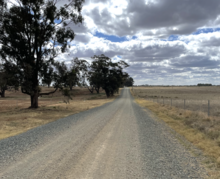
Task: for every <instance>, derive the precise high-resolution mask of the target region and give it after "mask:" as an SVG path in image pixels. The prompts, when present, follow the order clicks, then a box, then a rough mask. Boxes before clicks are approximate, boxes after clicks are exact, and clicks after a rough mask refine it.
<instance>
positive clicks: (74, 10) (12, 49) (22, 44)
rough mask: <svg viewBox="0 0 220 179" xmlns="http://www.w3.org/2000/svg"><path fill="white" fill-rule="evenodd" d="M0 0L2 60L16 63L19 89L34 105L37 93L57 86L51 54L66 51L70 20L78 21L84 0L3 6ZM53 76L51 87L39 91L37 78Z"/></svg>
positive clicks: (20, 0) (19, 0)
mask: <svg viewBox="0 0 220 179" xmlns="http://www.w3.org/2000/svg"><path fill="white" fill-rule="evenodd" d="M4 2H5V1H4V0H0V5H1V4H2V6H1V7H2V9H4V10H3V11H1V13H0V44H1V47H0V56H1V58H2V59H3V60H4V62H5V63H9V64H11V65H12V64H14V65H16V66H17V73H16V74H15V75H17V76H18V77H19V81H20V84H21V91H22V92H23V93H25V94H28V95H30V97H31V107H32V108H37V107H38V97H39V96H41V95H48V94H51V93H54V92H55V91H56V90H57V89H58V88H59V86H60V84H59V82H60V81H59V78H57V76H58V75H57V74H55V72H53V70H52V68H54V67H55V66H56V64H55V61H54V58H55V57H57V56H58V55H59V54H60V53H64V52H66V51H67V49H68V47H69V42H70V41H72V40H73V39H74V37H75V34H74V31H73V30H71V29H70V28H68V26H69V24H70V23H75V24H77V23H81V22H82V21H83V18H82V16H81V9H82V4H83V2H84V0H69V1H68V4H65V5H63V6H62V5H61V6H58V5H57V2H58V1H57V0H47V1H44V0H16V2H15V3H14V4H13V5H12V6H10V7H5V6H4V4H6V3H4ZM50 73H53V75H52V77H54V79H55V80H56V81H55V82H54V88H55V89H54V91H51V92H50V93H41V90H40V87H39V83H40V80H42V81H43V82H46V83H49V82H50V79H48V77H49V76H50Z"/></svg>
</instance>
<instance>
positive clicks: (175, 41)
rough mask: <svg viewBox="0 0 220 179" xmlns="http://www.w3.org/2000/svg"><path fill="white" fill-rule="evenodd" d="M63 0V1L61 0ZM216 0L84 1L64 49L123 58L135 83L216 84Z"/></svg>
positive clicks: (219, 72)
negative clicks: (79, 18) (81, 18)
mask: <svg viewBox="0 0 220 179" xmlns="http://www.w3.org/2000/svg"><path fill="white" fill-rule="evenodd" d="M64 1H65V0H62V2H64ZM219 9H220V1H218V0H85V3H84V4H83V9H82V15H83V17H84V22H83V23H82V24H77V25H75V24H71V25H70V28H72V29H73V30H74V32H75V33H76V37H75V39H74V40H73V41H72V42H71V47H70V49H69V52H68V53H64V54H61V55H60V56H58V57H57V60H59V61H65V62H66V63H68V62H69V61H70V60H72V59H73V58H75V57H78V58H80V59H86V60H88V61H90V62H91V60H92V59H91V57H92V56H94V55H101V54H105V55H106V56H108V57H110V58H111V59H112V60H113V61H115V62H117V61H119V60H124V61H126V62H127V63H128V64H129V65H130V66H129V67H128V68H126V69H125V71H126V72H128V73H129V75H130V76H131V77H132V78H133V79H134V81H135V85H142V84H149V85H196V84H198V83H212V84H214V85H219V84H220V68H219V67H220V48H219V46H220V10H219Z"/></svg>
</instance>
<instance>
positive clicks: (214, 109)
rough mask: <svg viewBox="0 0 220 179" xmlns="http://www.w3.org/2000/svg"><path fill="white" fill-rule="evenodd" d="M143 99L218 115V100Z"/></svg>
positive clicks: (219, 113)
mask: <svg viewBox="0 0 220 179" xmlns="http://www.w3.org/2000/svg"><path fill="white" fill-rule="evenodd" d="M139 97H140V96H139ZM142 98H143V97H142ZM144 99H146V100H148V101H152V102H155V103H159V104H163V105H167V106H171V107H176V108H180V109H184V110H190V111H195V112H203V113H206V114H207V116H219V117H220V101H219V100H195V99H175V98H174V99H173V98H151V97H144Z"/></svg>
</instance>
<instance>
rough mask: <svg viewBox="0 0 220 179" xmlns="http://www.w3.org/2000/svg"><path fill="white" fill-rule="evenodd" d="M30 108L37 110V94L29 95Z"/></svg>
mask: <svg viewBox="0 0 220 179" xmlns="http://www.w3.org/2000/svg"><path fill="white" fill-rule="evenodd" d="M30 108H38V93H34V94H33V95H31V107H30Z"/></svg>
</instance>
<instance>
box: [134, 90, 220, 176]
mask: <svg viewBox="0 0 220 179" xmlns="http://www.w3.org/2000/svg"><path fill="white" fill-rule="evenodd" d="M136 94H137V93H136ZM136 102H137V103H138V104H140V105H141V106H143V107H146V108H148V109H150V110H151V111H152V112H153V114H154V115H155V116H157V117H158V118H159V119H162V120H163V121H164V122H166V123H167V124H168V125H169V126H170V127H171V128H172V129H174V130H175V131H176V132H177V133H179V134H181V135H182V136H184V137H185V138H186V139H187V140H188V141H190V142H191V143H192V144H194V145H195V146H197V147H198V148H199V149H201V150H202V151H203V152H204V155H205V156H207V157H208V158H206V160H204V161H203V162H204V163H205V166H206V167H207V168H208V171H209V174H210V178H216V179H217V178H220V172H219V169H220V119H219V118H218V117H207V115H206V114H204V113H202V112H193V111H189V110H183V109H180V108H176V107H171V106H168V105H163V104H159V103H156V102H152V101H148V100H146V99H143V98H139V97H137V96H136Z"/></svg>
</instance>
